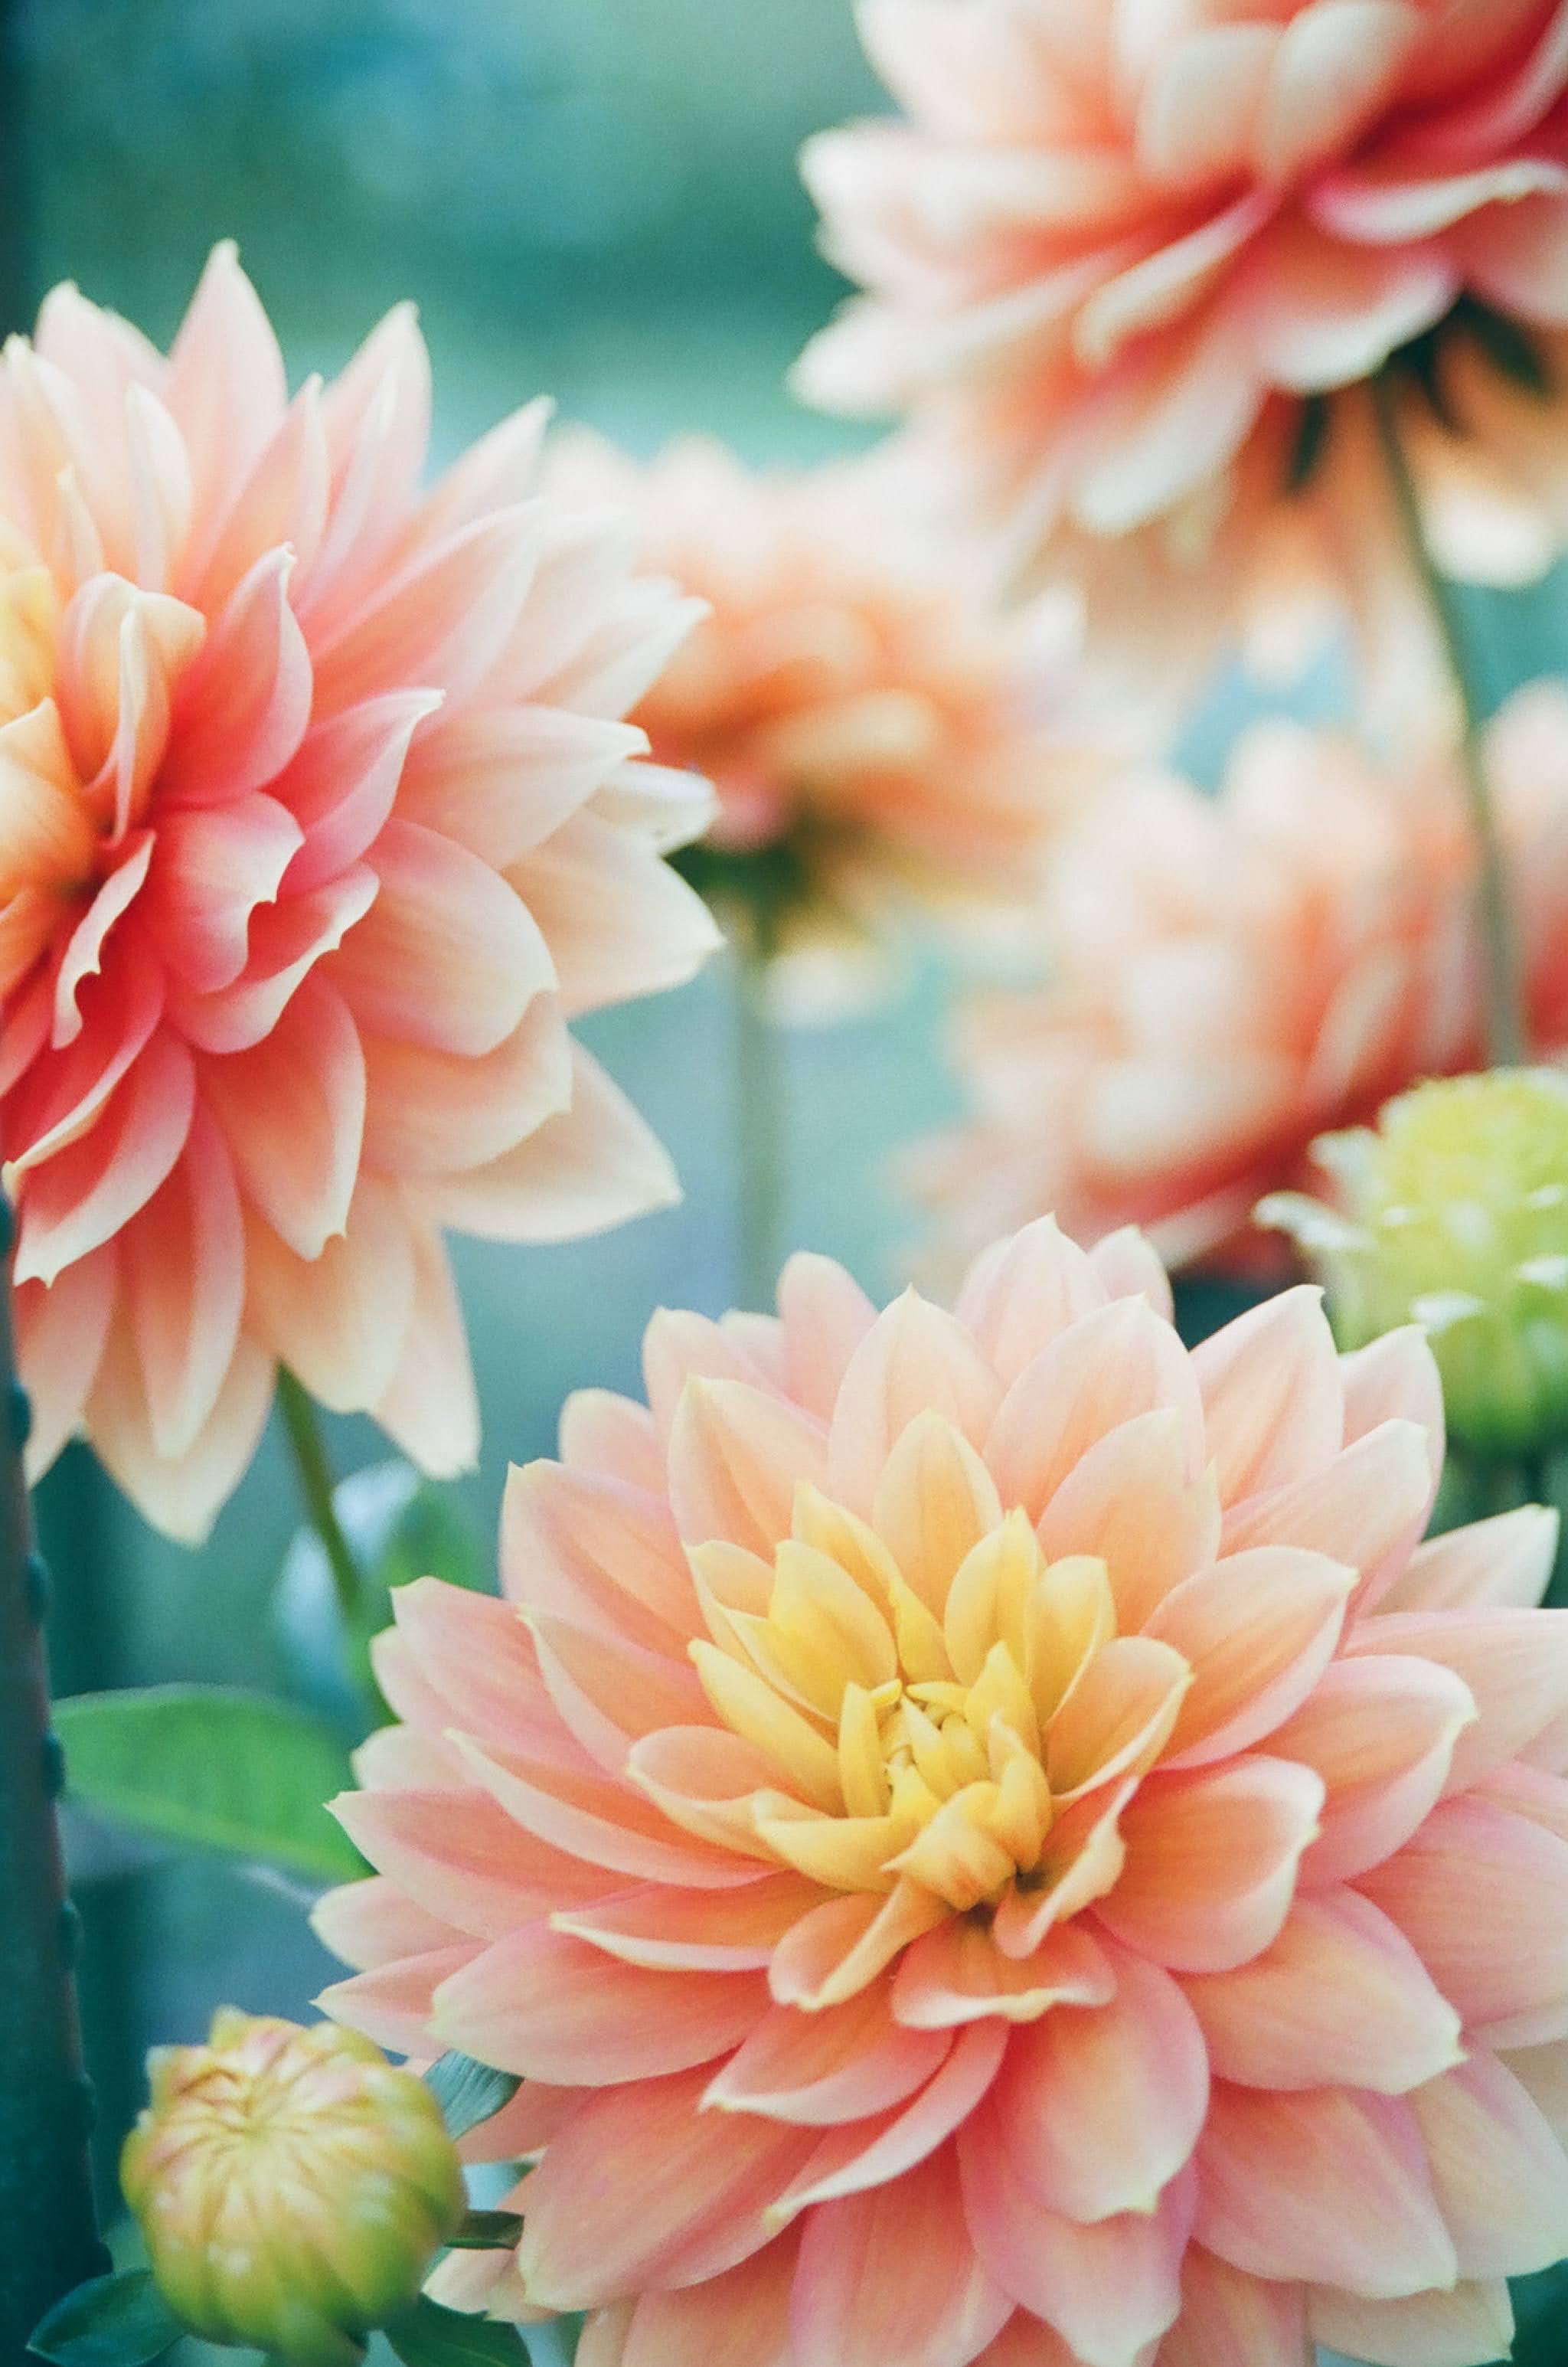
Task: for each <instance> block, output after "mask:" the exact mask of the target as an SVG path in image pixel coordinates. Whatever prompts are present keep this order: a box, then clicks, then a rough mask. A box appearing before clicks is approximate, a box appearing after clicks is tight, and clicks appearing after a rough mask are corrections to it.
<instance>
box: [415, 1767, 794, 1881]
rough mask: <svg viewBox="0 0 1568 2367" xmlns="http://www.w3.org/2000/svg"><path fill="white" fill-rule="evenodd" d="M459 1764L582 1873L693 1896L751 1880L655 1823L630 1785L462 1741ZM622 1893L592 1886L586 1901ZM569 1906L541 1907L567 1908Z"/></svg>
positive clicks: (736, 1864) (728, 1861)
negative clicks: (576, 1860)
mask: <svg viewBox="0 0 1568 2367" xmlns="http://www.w3.org/2000/svg"><path fill="white" fill-rule="evenodd" d="M461 1747H462V1751H463V1757H464V1760H465V1761H466V1762H467V1764H468V1766H469V1767H470V1768H471V1769H472V1770H473V1772H474V1773H475V1774H476V1775H477V1776H478V1777H479V1781H480V1782H481V1783H483V1784H486V1785H487V1786H488V1788H489V1789H490V1791H491V1793H492V1795H494V1797H495V1799H496V1800H497V1802H498V1803H499V1804H500V1806H502V1808H504V1810H505V1811H506V1814H507V1816H508V1818H512V1819H513V1820H514V1821H515V1822H516V1823H517V1824H519V1825H521V1826H522V1827H523V1828H524V1829H525V1830H526V1831H527V1832H529V1833H532V1834H533V1835H534V1836H535V1837H536V1839H537V1840H541V1841H544V1842H546V1843H547V1844H548V1845H549V1846H550V1847H551V1848H552V1849H557V1850H564V1851H567V1852H570V1854H571V1855H572V1856H574V1857H580V1858H581V1859H582V1860H584V1862H585V1866H587V1867H599V1868H603V1870H604V1872H605V1873H606V1874H621V1875H629V1876H630V1877H631V1879H632V1880H633V1881H635V1882H670V1883H676V1884H684V1885H689V1886H691V1887H692V1888H694V1889H698V1890H728V1889H730V1888H734V1887H736V1886H739V1884H741V1883H743V1882H747V1881H750V1879H752V1877H753V1875H754V1873H755V1866H754V1864H753V1863H751V1862H750V1861H749V1860H747V1859H745V1858H740V1857H731V1856H727V1855H726V1854H725V1853H724V1852H723V1851H721V1850H718V1849H714V1848H709V1847H706V1846H705V1845H704V1844H702V1843H701V1842H698V1841H696V1840H690V1839H688V1838H687V1837H686V1835H685V1834H683V1833H682V1831H681V1830H680V1829H679V1828H678V1827H676V1826H674V1825H672V1824H671V1823H670V1822H669V1821H668V1819H667V1818H665V1817H663V1816H662V1815H660V1811H659V1810H658V1809H657V1808H656V1807H654V1806H652V1805H651V1804H650V1803H649V1800H647V1799H646V1798H645V1797H644V1796H643V1795H642V1794H641V1793H640V1792H638V1791H637V1789H636V1788H635V1785H633V1784H617V1783H614V1782H612V1781H611V1780H610V1778H608V1777H607V1776H604V1775H603V1774H600V1773H599V1772H597V1771H595V1772H592V1774H573V1773H571V1772H569V1771H568V1770H567V1769H565V1768H562V1767H559V1766H556V1765H552V1764H550V1763H548V1762H547V1761H544V1760H540V1759H534V1758H529V1757H527V1756H525V1754H524V1753H523V1752H521V1751H515V1750H504V1751H503V1750H488V1751H486V1750H479V1747H478V1745H477V1744H474V1743H470V1742H468V1740H467V1739H465V1740H464V1741H463V1743H462V1746H461ZM619 1887H622V1885H618V1884H611V1883H596V1884H595V1885H594V1886H592V1889H591V1890H590V1891H589V1892H588V1893H587V1895H588V1896H590V1897H595V1896H601V1897H602V1896H603V1895H604V1892H606V1891H607V1890H611V1889H615V1888H619ZM570 1904H571V1901H570V1899H567V1898H564V1897H562V1898H558V1899H555V1900H544V1901H541V1906H546V1907H547V1906H551V1905H554V1906H561V1907H565V1906H570Z"/></svg>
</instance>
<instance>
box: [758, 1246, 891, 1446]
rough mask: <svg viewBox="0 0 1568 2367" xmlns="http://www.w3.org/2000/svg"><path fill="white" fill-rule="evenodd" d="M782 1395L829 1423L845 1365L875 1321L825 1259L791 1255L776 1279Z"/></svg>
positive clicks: (859, 1293) (856, 1290)
mask: <svg viewBox="0 0 1568 2367" xmlns="http://www.w3.org/2000/svg"><path fill="white" fill-rule="evenodd" d="M778 1305H779V1315H780V1319H782V1321H783V1324H784V1357H785V1369H786V1373H787V1378H788V1394H789V1395H790V1396H791V1397H792V1398H793V1399H795V1403H796V1404H797V1405H801V1406H804V1407H805V1409H806V1410H807V1413H811V1414H815V1415H816V1417H817V1419H818V1421H831V1420H832V1416H833V1408H834V1406H835V1405H836V1404H837V1403H838V1399H839V1391H840V1387H842V1386H843V1378H844V1375H845V1373H846V1372H847V1371H848V1370H849V1365H850V1359H851V1358H852V1356H853V1354H854V1353H855V1350H856V1349H857V1348H858V1347H859V1346H860V1344H861V1342H862V1341H863V1339H864V1338H865V1335H866V1333H867V1332H868V1331H870V1330H871V1328H872V1325H873V1324H874V1322H875V1320H876V1309H875V1308H874V1307H873V1305H872V1303H871V1301H870V1299H869V1298H867V1297H866V1295H865V1293H864V1291H863V1290H862V1288H861V1286H860V1285H859V1284H858V1283H857V1282H856V1281H854V1280H853V1278H852V1276H851V1275H849V1274H846V1273H845V1272H844V1269H843V1267H842V1266H841V1265H836V1264H835V1263H833V1261H832V1259H831V1258H824V1257H816V1256H813V1255H811V1254H810V1253H809V1252H808V1251H796V1252H795V1256H794V1257H792V1258H791V1259H790V1260H789V1262H788V1263H787V1264H786V1265H785V1267H784V1272H783V1273H782V1274H781V1275H780V1276H779V1290H778Z"/></svg>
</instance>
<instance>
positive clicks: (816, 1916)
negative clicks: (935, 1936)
mask: <svg viewBox="0 0 1568 2367" xmlns="http://www.w3.org/2000/svg"><path fill="white" fill-rule="evenodd" d="M951 1913H952V1909H951V1908H949V1907H948V1905H947V1903H946V1901H945V1900H944V1899H941V1898H933V1897H931V1894H930V1893H929V1892H927V1891H923V1890H921V1889H920V1888H919V1885H918V1884H916V1883H913V1882H910V1881H909V1880H908V1877H901V1878H900V1880H899V1882H898V1885H897V1888H896V1889H895V1890H894V1891H893V1892H892V1893H891V1895H890V1896H889V1897H886V1898H883V1897H871V1896H867V1895H858V1896H850V1897H842V1898H832V1899H829V1900H828V1901H827V1903H826V1904H825V1905H824V1906H821V1907H817V1908H813V1909H812V1911H811V1913H810V1914H809V1915H806V1916H803V1917H802V1918H801V1920H800V1921H799V1922H798V1923H797V1924H795V1927H794V1929H793V1930H792V1931H789V1932H788V1933H787V1934H786V1935H785V1937H784V1939H783V1940H781V1941H780V1942H779V1944H778V1946H777V1948H775V1950H774V1951H773V1964H772V1965H771V1966H770V1967H769V1973H768V1980H769V1986H770V1987H771V1988H772V1990H773V1997H774V1999H775V2001H776V2002H777V2003H778V2004H780V2005H795V2006H800V2007H803V2008H804V2009H805V2010H807V2012H820V2011H821V2010H823V2009H824V2008H825V2007H827V2006H829V2005H840V2004H842V2002H843V2001H844V1999H846V1998H852V1997H854V1996H856V1995H857V1994H858V1992H859V1991H860V1990H862V1989H863V1988H865V1987H866V1985H867V1984H868V1982H871V1981H874V1979H875V1978H876V1976H877V1975H878V1974H879V1973H880V1972H882V1971H883V1970H884V1968H885V1967H886V1965H890V1964H891V1963H892V1962H893V1960H894V1958H895V1957H896V1956H897V1955H899V1954H902V1952H903V1951H904V1949H905V1948H907V1947H908V1945H909V1943H910V1942H911V1941H913V1940H919V1938H921V1937H922V1935H923V1934H924V1933H925V1932H927V1931H934V1930H935V1928H936V1926H937V1925H938V1924H939V1923H944V1922H945V1921H946V1920H947V1919H948V1917H949V1915H950V1914H951Z"/></svg>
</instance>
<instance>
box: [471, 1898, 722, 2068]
mask: <svg viewBox="0 0 1568 2367" xmlns="http://www.w3.org/2000/svg"><path fill="white" fill-rule="evenodd" d="M767 2010H768V2007H767V1984H766V1982H765V1981H764V1980H763V1979H762V1977H761V1975H760V1974H757V1973H695V1972H690V1971H688V1972H682V1973H680V1974H674V1973H655V1972H649V1971H647V1970H645V1969H644V1968H643V1967H642V1966H641V1965H623V1964H617V1963H616V1962H615V1959H614V1958H613V1957H609V1956H605V1955H604V1954H601V1953H600V1952H599V1951H598V1950H597V1949H594V1948H590V1947H589V1946H588V1945H587V1944H586V1942H583V1941H581V1940H575V1939H573V1938H572V1937H571V1935H570V1932H566V1931H553V1930H552V1929H551V1927H550V1926H549V1924H547V1923H527V1924H525V1925H524V1926H523V1928H522V1929H521V1930H520V1931H511V1932H509V1933H508V1934H507V1935H506V1937H505V1938H503V1939H502V1940H500V1941H498V1942H496V1944H495V1945H494V1946H493V1947H490V1948H487V1949H486V1950H485V1952H484V1954H482V1955H481V1956H478V1957H476V1958H475V1959H474V1961H473V1962H472V1964H470V1965H466V1966H464V1967H463V1969H462V1970H460V1971H458V1972H457V1973H455V1974H454V1975H453V1976H452V1977H451V1978H450V1979H449V1980H447V1981H446V1982H445V1983H444V1984H443V1986H442V1988H441V1992H440V1995H439V1996H438V1997H437V1998H436V1999H435V2007H434V2015H433V2017H432V2026H433V2029H434V2034H435V2036H436V2037H437V2038H439V2039H442V2040H444V2041H445V2042H446V2044H448V2045H449V2046H457V2047H459V2048H460V2049H461V2050H462V2052H463V2053H464V2054H466V2055H472V2056H477V2057H478V2058H479V2061H480V2062H484V2063H493V2064H495V2065H497V2066H498V2067H499V2068H500V2069H502V2070H503V2071H516V2072H520V2073H521V2074H522V2075H523V2077H524V2078H530V2079H548V2080H550V2081H551V2082H553V2083H558V2084H563V2085H566V2086H569V2087H580V2088H609V2087H614V2086H615V2085H616V2084H617V2083H619V2082H620V2081H622V2080H627V2079H650V2078H661V2077H662V2076H663V2074H664V2073H666V2072H670V2071H686V2070H689V2069H691V2068H692V2067H693V2066H694V2065H695V2064H699V2063H709V2064H711V2063H712V2061H713V2059H714V2057H715V2056H717V2055H722V2054H724V2053H726V2052H727V2050H728V2049H729V2048H730V2047H732V2046H734V2045H736V2044H738V2042H739V2040H741V2039H742V2038H744V2036H745V2035H746V2033H747V2031H748V2030H749V2029H750V2027H751V2026H752V2024H753V2023H754V2022H756V2021H757V2018H758V2016H759V2015H760V2014H763V2013H766V2011H767Z"/></svg>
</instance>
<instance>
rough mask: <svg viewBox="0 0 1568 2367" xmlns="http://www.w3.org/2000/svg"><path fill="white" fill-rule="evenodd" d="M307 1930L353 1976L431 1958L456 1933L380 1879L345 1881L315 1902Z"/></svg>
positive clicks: (374, 1876) (381, 1876)
mask: <svg viewBox="0 0 1568 2367" xmlns="http://www.w3.org/2000/svg"><path fill="white" fill-rule="evenodd" d="M310 1929H311V1931H314V1933H315V1934H316V1937H317V1938H318V1940H320V1941H321V1945H322V1946H323V1947H324V1948H330V1949H331V1950H332V1953H333V1955H334V1956H341V1957H342V1959H343V1961H344V1964H345V1965H353V1966H354V1968H355V1971H356V1972H369V1971H370V1970H372V1969H373V1968H374V1967H375V1966H377V1965H395V1964H397V1963H398V1962H399V1961H400V1959H401V1958H402V1957H404V1956H423V1955H429V1954H431V1953H432V1951H433V1950H434V1949H436V1948H446V1947H452V1946H454V1945H456V1943H457V1938H458V1934H457V1932H456V1931H453V1930H452V1928H451V1926H450V1925H449V1924H446V1923H443V1922H442V1921H441V1920H440V1919H439V1917H437V1916H434V1915H429V1914H427V1913H426V1912H425V1910H424V1908H423V1907H416V1906H415V1905H414V1903H413V1901H412V1898H405V1897H403V1895H402V1892H401V1891H400V1889H399V1888H398V1886H397V1884H396V1883H395V1882H391V1881H389V1879H388V1877H387V1876H386V1875H385V1874H367V1876H366V1878H365V1879H364V1880H363V1881H362V1882H345V1883H344V1884H342V1885H341V1886H340V1887H339V1888H338V1889H336V1890H329V1891H328V1892H327V1893H326V1894H325V1896H324V1897H321V1898H318V1899H317V1901H316V1904H315V1906H314V1907H313V1908H311V1910H310Z"/></svg>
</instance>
